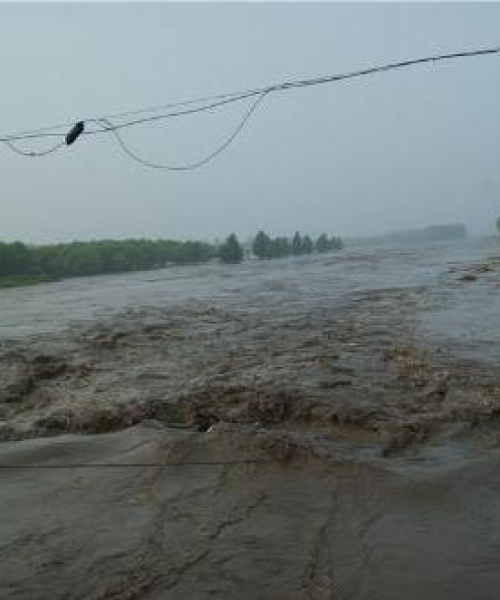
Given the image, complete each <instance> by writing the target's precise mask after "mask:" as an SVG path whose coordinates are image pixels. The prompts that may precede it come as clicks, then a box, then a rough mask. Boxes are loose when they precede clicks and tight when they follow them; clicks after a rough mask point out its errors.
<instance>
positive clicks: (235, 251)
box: [218, 233, 243, 264]
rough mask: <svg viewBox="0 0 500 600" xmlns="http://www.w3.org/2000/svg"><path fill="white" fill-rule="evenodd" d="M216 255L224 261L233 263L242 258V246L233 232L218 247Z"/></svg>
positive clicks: (238, 261)
mask: <svg viewBox="0 0 500 600" xmlns="http://www.w3.org/2000/svg"><path fill="white" fill-rule="evenodd" d="M218 255H219V258H220V260H221V261H222V262H224V263H230V264H234V263H240V262H241V261H242V260H243V248H242V247H241V245H240V243H239V241H238V238H237V237H236V235H235V234H234V233H232V234H231V235H230V236H229V237H228V238H227V239H226V241H225V242H224V243H223V244H222V246H220V247H219V251H218Z"/></svg>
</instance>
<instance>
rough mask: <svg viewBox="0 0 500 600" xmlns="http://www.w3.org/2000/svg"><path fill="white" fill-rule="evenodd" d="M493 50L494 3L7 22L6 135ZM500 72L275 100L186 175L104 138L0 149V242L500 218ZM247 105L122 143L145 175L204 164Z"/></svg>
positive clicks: (455, 69) (93, 10) (339, 230)
mask: <svg viewBox="0 0 500 600" xmlns="http://www.w3.org/2000/svg"><path fill="white" fill-rule="evenodd" d="M498 45H500V5H495V4H380V5H378V4H352V5H347V4H144V5H139V4H122V5H120V4H81V5H79V4H68V3H66V4H48V5H40V4H32V5H23V4H19V5H15V4H1V5H0V52H1V55H2V56H3V57H5V58H6V66H4V69H3V88H2V96H1V99H0V106H1V109H2V110H1V114H2V117H3V118H2V121H1V126H0V133H1V134H8V133H11V132H16V131H19V130H26V129H32V128H38V127H41V126H45V125H50V124H52V123H54V122H55V123H58V122H61V121H63V122H64V121H73V120H75V121H76V120H77V119H80V118H86V117H88V116H89V115H90V116H92V115H105V114H109V113H114V112H119V111H122V110H129V109H136V108H143V107H147V106H151V105H155V104H158V103H167V102H175V101H183V100H186V99H190V98H195V97H199V96H204V95H207V94H208V95H210V94H214V93H215V94H216V93H220V92H227V91H233V90H239V89H246V88H252V87H259V86H265V85H268V84H271V83H276V82H280V81H283V80H289V79H295V78H303V77H310V76H316V75H326V74H331V73H337V72H342V71H350V70H355V69H358V68H363V67H367V66H371V65H373V64H379V63H384V62H389V61H393V60H404V59H410V58H416V57H419V56H425V55H428V54H434V53H439V52H453V51H459V50H467V49H471V48H483V47H489V46H498ZM499 84H500V56H499V55H494V56H489V57H481V58H474V59H471V58H466V59H463V60H460V61H452V62H446V63H440V64H436V65H434V66H424V67H417V68H409V69H406V70H404V71H399V72H392V73H386V74H383V75H379V76H375V77H370V78H366V79H363V80H357V81H350V82H346V83H342V84H332V85H324V86H318V87H315V88H307V89H299V90H290V91H287V92H281V93H279V94H275V95H273V96H272V97H270V98H268V99H267V100H266V101H265V102H264V103H263V104H262V105H261V106H260V107H259V108H258V110H257V111H256V114H255V115H254V118H253V119H252V121H251V122H250V123H249V125H248V127H247V128H246V129H245V130H244V131H243V133H242V135H241V136H240V137H239V138H238V139H237V140H236V142H235V143H234V144H233V145H231V146H230V147H229V148H228V149H227V150H226V151H225V152H224V153H223V154H222V155H221V156H220V157H218V158H217V159H216V160H215V161H214V162H212V163H210V164H209V165H207V166H205V167H203V168H201V169H199V170H197V171H194V172H188V173H171V172H163V171H161V172H158V171H154V170H148V169H145V168H143V167H140V166H139V165H137V164H135V163H133V162H131V161H130V160H128V159H127V158H126V157H125V156H124V155H123V154H122V153H121V152H120V150H119V148H118V146H117V145H116V144H115V143H114V142H113V140H112V138H111V136H109V137H106V136H103V137H102V138H98V139H97V138H85V139H82V140H79V141H78V142H77V143H76V144H75V145H74V146H72V147H71V148H68V149H66V150H63V151H62V152H60V153H58V154H55V155H53V156H48V157H45V158H41V159H36V160H34V159H27V158H21V157H18V156H16V155H13V154H11V153H10V151H9V150H8V149H7V148H6V147H5V146H3V145H0V172H1V178H2V182H3V189H2V195H1V199H0V202H1V206H2V210H1V215H2V218H1V219H0V240H4V241H12V240H22V241H25V242H29V243H50V242H59V241H60V242H64V241H68V240H73V239H80V240H88V239H96V238H125V237H155V238H156V237H161V238H178V239H186V238H197V239H209V240H212V239H214V238H217V237H218V238H221V237H223V236H225V235H227V234H228V233H230V232H233V231H234V232H236V233H237V234H238V235H239V236H240V238H241V239H245V238H247V237H249V236H251V235H253V234H255V233H256V232H257V231H258V230H259V229H265V230H266V231H268V232H269V233H270V234H272V235H285V234H288V235H290V234H292V233H293V232H294V231H295V230H299V231H301V232H303V233H308V234H311V235H318V234H320V233H322V232H323V231H326V232H327V233H329V234H338V235H341V236H343V237H346V238H349V237H360V236H366V235H378V234H384V233H388V232H391V231H396V230H404V229H415V228H420V227H426V226H428V225H431V224H446V223H461V224H464V225H465V226H466V227H467V229H468V231H469V233H470V234H472V235H476V234H487V233H490V232H493V230H494V225H495V219H496V218H497V217H498V215H499V214H500V202H499V198H500V169H498V166H497V164H496V163H497V161H496V156H497V151H496V150H497V140H498V138H499V134H500V114H499V112H498V106H499V105H500V103H499V100H500V98H499V91H500V85H499ZM244 110H245V105H243V106H233V107H230V108H227V109H224V110H222V111H219V112H217V113H213V114H212V113H211V114H207V115H203V116H196V117H190V118H187V117H186V118H183V119H178V120H176V122H175V123H170V124H167V123H161V122H157V123H155V124H154V126H149V127H144V128H140V129H138V130H133V131H132V130H131V131H127V132H126V134H125V137H126V139H127V141H128V142H130V143H131V145H132V146H133V147H134V149H135V150H136V151H137V152H138V153H139V154H141V156H144V157H146V158H148V159H150V160H153V161H158V162H173V163H183V162H192V161H194V160H197V159H199V158H201V157H203V156H204V155H206V154H207V153H209V152H210V150H211V149H212V148H213V147H214V146H217V145H218V144H219V143H220V142H221V141H222V140H224V139H225V137H226V136H227V134H228V132H229V131H230V130H231V129H232V128H233V127H234V125H235V123H237V122H238V119H239V118H241V115H242V114H243V113H244Z"/></svg>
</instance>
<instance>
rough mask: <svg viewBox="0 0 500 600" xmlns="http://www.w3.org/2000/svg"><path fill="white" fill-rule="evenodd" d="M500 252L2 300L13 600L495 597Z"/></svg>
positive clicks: (426, 254)
mask: <svg viewBox="0 0 500 600" xmlns="http://www.w3.org/2000/svg"><path fill="white" fill-rule="evenodd" d="M499 257H500V246H499V243H498V241H496V240H493V239H491V240H471V241H468V242H461V243H453V244H451V243H450V244H434V245H431V246H425V247H423V246H420V247H409V246H408V247H405V246H400V247H395V246H393V247H381V246H379V247H375V248H361V247H360V248H352V249H348V250H346V251H343V252H341V253H338V254H335V253H333V254H328V255H316V256H313V257H304V258H300V259H283V260H279V261H269V262H260V261H255V262H253V261H251V262H246V263H244V264H243V265H241V266H220V265H211V266H203V267H189V268H183V269H181V268H172V269H165V270H161V271H151V272H146V273H144V272H143V273H136V274H129V275H116V276H113V277H106V278H104V277H96V278H86V279H75V280H67V281H63V282H60V283H54V284H44V285H40V286H37V287H33V288H22V289H10V290H3V291H0V440H1V444H0V477H1V478H2V488H1V489H2V492H1V494H0V508H1V512H2V515H3V516H2V519H1V520H0V596H1V597H2V598H26V599H33V598H34V599H38V598H39V599H45V598H47V599H48V598H51V599H52V598H54V599H58V598H61V599H62V598H65V599H67V598H74V599H77V598H78V599H84V598H85V599H88V598H95V599H104V598H129V599H132V598H134V599H135V598H144V599H160V598H161V599H163V598H179V597H181V596H182V595H185V596H186V597H189V598H200V599H201V598H211V597H215V598H232V597H239V598H248V599H255V598H263V599H267V598H269V599H273V600H274V599H281V598H282V599H283V600H285V599H293V598H297V599H301V598H318V599H323V598H355V599H366V600H378V599H380V600H387V599H391V598H394V599H400V598H405V599H413V598H414V599H421V598H424V597H425V598H426V599H427V600H430V599H436V600H438V599H439V600H441V599H442V598H448V597H449V598H455V599H464V600H465V599H467V600H468V599H470V598H472V597H473V598H475V599H485V600H486V599H487V600H489V599H491V600H493V599H494V598H497V595H498V591H497V590H498V585H499V584H500V564H499V563H500V559H499V556H500V555H499V553H498V548H499V547H500V534H499V533H498V532H499V531H500V510H498V490H499V489H500V475H499V471H498V463H499V462H500V452H499V450H498V448H499V443H500V430H499V427H498V416H499V415H500V376H499V373H498V361H499V359H500V319H499V318H498V315H499V312H498V306H499V304H498V293H499V292H500V258H499ZM33 465H37V466H38V467H39V468H38V469H32V468H31V467H32V466H33ZM120 465H121V466H120ZM123 465H127V466H123ZM15 467H17V468H15ZM48 467H52V468H48Z"/></svg>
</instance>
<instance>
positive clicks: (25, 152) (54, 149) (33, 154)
mask: <svg viewBox="0 0 500 600" xmlns="http://www.w3.org/2000/svg"><path fill="white" fill-rule="evenodd" d="M2 141H3V142H4V144H5V145H6V146H7V148H9V149H10V150H12V152H14V153H15V154H19V155H20V156H27V157H29V158H40V157H41V156H47V155H49V154H52V153H54V152H57V151H58V150H60V149H61V148H62V147H63V146H64V142H59V143H58V144H56V145H55V146H52V147H51V148H48V149H47V150H41V151H37V152H35V151H33V150H23V149H22V148H18V147H17V146H16V145H15V144H14V143H13V142H11V141H9V140H2Z"/></svg>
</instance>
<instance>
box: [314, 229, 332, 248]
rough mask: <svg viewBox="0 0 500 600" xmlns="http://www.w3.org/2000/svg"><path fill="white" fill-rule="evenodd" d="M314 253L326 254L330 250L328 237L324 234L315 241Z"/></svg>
mask: <svg viewBox="0 0 500 600" xmlns="http://www.w3.org/2000/svg"><path fill="white" fill-rule="evenodd" d="M315 247H316V252H328V250H329V249H330V246H329V241H328V236H327V235H326V233H322V234H321V235H320V236H319V238H318V239H317V240H316V244H315Z"/></svg>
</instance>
